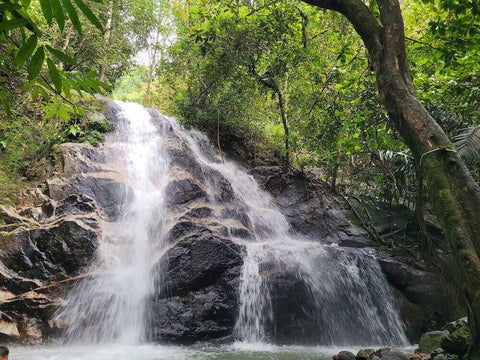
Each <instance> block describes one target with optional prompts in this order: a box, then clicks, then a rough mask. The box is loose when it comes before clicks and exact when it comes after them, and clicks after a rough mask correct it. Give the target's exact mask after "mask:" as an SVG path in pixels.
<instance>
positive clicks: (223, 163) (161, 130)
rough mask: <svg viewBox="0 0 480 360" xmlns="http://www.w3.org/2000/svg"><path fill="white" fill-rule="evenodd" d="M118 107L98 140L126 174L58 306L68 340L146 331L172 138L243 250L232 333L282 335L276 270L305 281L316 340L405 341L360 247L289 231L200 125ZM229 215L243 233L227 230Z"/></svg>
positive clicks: (138, 338) (258, 337)
mask: <svg viewBox="0 0 480 360" xmlns="http://www.w3.org/2000/svg"><path fill="white" fill-rule="evenodd" d="M116 106H118V107H119V108H120V111H119V112H118V113H117V114H116V119H115V128H116V130H115V132H114V133H113V134H111V135H109V136H108V138H107V140H106V144H105V146H106V148H108V149H109V151H110V152H111V155H112V157H113V158H114V159H115V161H116V162H117V168H118V169H121V172H122V174H123V176H124V177H125V181H124V182H125V186H124V192H123V193H122V194H118V196H119V198H122V199H124V200H125V201H124V202H125V205H124V207H123V209H122V211H121V213H122V214H121V216H120V218H119V219H117V220H116V221H115V222H105V224H104V226H103V229H102V232H103V236H102V241H101V246H100V249H99V250H98V254H97V256H96V259H95V261H94V262H93V264H92V265H91V267H90V269H89V270H88V271H87V272H88V273H89V274H90V275H89V276H87V277H86V278H85V279H84V280H83V281H80V282H79V283H78V284H77V285H76V287H75V288H74V289H73V290H72V291H71V292H70V293H69V295H68V296H67V298H66V300H65V304H64V305H63V306H62V307H61V309H60V310H59V311H58V313H57V314H56V319H57V320H58V321H62V322H64V323H65V324H66V329H65V336H66V338H67V339H68V340H69V341H85V342H90V343H92V342H93V343H108V342H120V343H133V344H135V343H139V342H142V341H144V340H146V339H147V332H148V331H147V329H148V326H149V324H148V312H147V310H146V308H147V305H146V304H147V300H148V299H149V298H150V297H151V296H152V294H153V292H154V291H155V289H154V277H155V276H156V277H162V274H153V273H152V269H153V268H154V265H155V263H156V261H158V259H159V258H161V257H162V256H163V254H165V252H166V251H167V249H168V247H169V246H173V245H172V242H171V240H168V233H169V231H170V229H172V228H173V227H174V225H175V224H176V222H178V221H179V218H180V216H177V217H175V216H174V215H172V212H173V211H170V210H172V209H170V208H169V205H168V200H167V199H168V195H169V194H168V191H167V187H168V185H169V184H170V183H171V182H172V181H174V179H175V178H176V177H177V176H178V172H179V170H178V168H177V167H176V163H175V162H176V161H179V159H178V158H177V159H173V158H172V156H171V155H170V154H171V149H172V148H174V149H176V150H178V151H181V152H182V156H181V157H180V159H181V161H185V159H186V158H188V157H189V156H191V157H192V159H193V160H192V161H193V162H194V164H193V165H192V166H195V167H198V169H199V170H198V171H197V172H195V174H196V175H195V176H196V177H198V179H196V181H197V182H198V184H199V185H198V186H199V187H200V188H201V190H202V191H205V192H206V194H207V197H208V198H207V199H206V200H205V201H206V202H207V203H208V204H209V206H210V208H211V209H214V214H212V215H211V216H210V217H211V218H212V219H214V221H215V222H217V223H219V224H220V225H221V226H222V228H226V229H227V230H228V231H227V238H229V239H230V240H232V241H234V242H236V243H238V244H241V245H242V246H244V247H245V249H246V250H245V258H244V262H243V267H242V272H241V276H240V282H239V283H240V284H239V288H238V316H237V320H236V325H235V328H234V336H235V337H236V338H237V339H238V340H239V341H244V342H250V343H258V342H266V341H270V340H271V339H272V338H273V337H275V334H277V335H278V334H281V332H282V329H279V328H278V326H277V324H278V323H279V316H280V315H282V316H284V317H285V316H286V315H288V314H278V313H277V312H276V308H275V304H276V301H277V298H278V296H279V294H278V289H277V290H276V292H275V291H274V290H275V284H274V277H275V276H287V277H288V278H289V279H293V280H294V281H295V282H296V283H298V284H300V285H299V286H301V289H304V291H303V290H302V295H301V296H302V297H303V298H304V299H306V300H305V304H307V305H308V306H307V305H305V304H300V303H299V305H298V306H300V307H305V309H302V311H303V312H304V313H305V314H306V316H307V317H308V318H309V324H312V329H310V330H312V331H313V332H314V333H315V339H316V342H317V343H318V344H322V345H347V344H348V345H362V344H391V345H405V344H407V339H406V337H405V329H404V325H403V323H402V320H401V318H400V316H399V313H398V310H397V308H396V305H395V299H394V297H393V294H392V291H391V289H390V287H389V285H388V283H387V281H386V279H385V276H384V275H383V273H382V271H381V269H380V267H379V264H378V261H377V260H376V259H375V257H374V255H372V254H371V253H370V252H369V251H368V250H362V249H349V248H341V247H338V246H333V245H329V244H324V243H322V242H321V239H315V241H314V239H304V238H301V237H299V236H297V235H296V234H294V233H293V232H292V230H291V229H290V227H289V224H288V222H287V219H286V218H285V216H284V215H283V214H282V212H281V211H280V209H278V208H277V206H276V205H275V204H274V202H273V200H272V198H271V197H270V196H269V194H267V193H266V192H265V191H263V190H262V189H261V188H260V186H259V185H258V183H257V182H256V181H255V179H254V178H253V176H252V175H250V174H248V172H247V171H246V170H245V169H243V168H242V167H241V166H240V165H238V164H236V163H234V162H233V161H229V160H228V159H223V158H221V157H220V156H218V154H216V151H215V150H214V149H213V148H212V147H211V145H210V144H209V142H208V139H207V138H206V136H205V135H204V134H202V133H200V132H198V131H195V130H190V131H187V130H185V129H183V128H182V127H181V126H179V125H178V124H177V123H176V122H175V120H174V119H171V118H167V117H165V116H163V115H161V114H159V113H157V112H154V111H149V110H146V109H145V108H143V107H142V106H140V105H136V104H129V103H121V102H117V105H116ZM191 172H192V173H193V172H194V171H193V170H192V171H191ZM189 176H191V175H189ZM227 208H228V209H229V210H228V211H229V212H230V213H229V215H226V212H225V211H226V209H227ZM232 214H233V215H232ZM232 218H234V219H237V220H235V222H232ZM238 219H240V220H238ZM212 221H213V220H212ZM232 223H233V224H235V226H233V225H232ZM238 223H240V225H241V226H242V227H245V229H247V230H248V234H249V235H248V236H244V237H239V236H237V235H236V232H235V231H236V229H237V230H238ZM157 269H158V267H157ZM299 296H300V294H299ZM293 304H294V302H293ZM292 310H293V309H292Z"/></svg>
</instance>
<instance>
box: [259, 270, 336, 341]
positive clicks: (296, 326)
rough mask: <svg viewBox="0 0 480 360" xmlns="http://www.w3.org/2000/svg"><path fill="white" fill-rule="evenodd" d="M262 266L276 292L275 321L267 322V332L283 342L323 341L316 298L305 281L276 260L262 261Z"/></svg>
mask: <svg viewBox="0 0 480 360" xmlns="http://www.w3.org/2000/svg"><path fill="white" fill-rule="evenodd" d="M260 268H261V269H260V271H261V275H262V277H263V278H264V279H265V282H266V284H267V286H268V288H269V289H270V293H271V294H273V295H272V299H271V301H272V310H273V324H266V325H267V336H268V337H270V338H272V339H275V341H277V342H278V343H281V344H292V343H302V344H306V343H307V344H308V343H310V344H317V343H318V342H319V341H321V340H320V339H319V338H321V334H320V333H321V330H319V326H318V322H317V321H318V316H316V310H317V309H316V306H315V299H314V298H313V297H312V294H311V292H310V291H309V289H308V287H307V286H306V284H305V283H304V282H303V281H302V280H301V279H299V278H298V277H296V276H295V275H294V274H292V273H289V272H285V271H284V269H279V268H278V267H276V266H275V265H274V264H265V263H263V264H260ZM327 331H328V330H327Z"/></svg>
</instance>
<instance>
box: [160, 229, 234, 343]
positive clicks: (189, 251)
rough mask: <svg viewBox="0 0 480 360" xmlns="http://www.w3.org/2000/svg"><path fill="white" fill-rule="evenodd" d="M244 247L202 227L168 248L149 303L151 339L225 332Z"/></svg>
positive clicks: (231, 319)
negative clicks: (153, 295) (201, 229)
mask: <svg viewBox="0 0 480 360" xmlns="http://www.w3.org/2000/svg"><path fill="white" fill-rule="evenodd" d="M243 252H244V249H243V248H242V247H241V246H239V245H237V244H234V243H233V242H231V241H230V240H226V239H221V238H217V237H215V236H213V235H212V234H211V233H210V232H209V231H206V230H204V231H202V232H197V233H196V234H195V235H193V236H189V237H187V238H184V239H183V240H180V241H179V242H178V243H177V244H176V245H175V247H173V248H171V249H170V250H169V251H168V252H167V253H166V254H165V255H164V256H163V257H162V258H161V259H160V261H159V263H158V264H157V266H156V269H155V270H154V271H156V273H157V274H159V275H160V277H158V278H157V280H156V282H155V288H156V291H155V293H156V295H155V297H154V298H153V299H152V300H151V306H150V314H151V322H152V324H151V326H152V330H151V338H152V340H153V341H165V340H169V341H175V342H180V343H191V342H195V341H199V340H211V339H216V338H221V337H224V336H227V335H230V334H231V333H232V331H233V327H234V325H235V316H236V302H237V289H238V279H239V276H240V271H241V267H242V264H243V260H242V259H243V255H244V254H243Z"/></svg>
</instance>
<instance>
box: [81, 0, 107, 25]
mask: <svg viewBox="0 0 480 360" xmlns="http://www.w3.org/2000/svg"><path fill="white" fill-rule="evenodd" d="M74 1H75V4H77V6H78V8H79V9H80V10H81V11H82V12H83V15H85V17H86V18H87V19H88V20H90V22H91V23H92V24H93V25H95V26H96V27H97V28H98V29H100V31H103V26H102V24H101V23H100V20H98V18H97V17H96V16H95V14H94V13H93V11H92V10H90V8H89V7H88V6H87V5H85V3H84V2H83V1H82V0H74Z"/></svg>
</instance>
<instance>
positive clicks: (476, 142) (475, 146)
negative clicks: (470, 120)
mask: <svg viewBox="0 0 480 360" xmlns="http://www.w3.org/2000/svg"><path fill="white" fill-rule="evenodd" d="M453 141H454V144H455V147H456V148H457V151H458V153H459V154H460V156H462V157H464V158H467V159H471V158H474V157H478V156H480V125H477V126H470V127H468V128H465V129H462V130H460V132H459V133H458V134H457V135H456V136H455V137H454V138H453Z"/></svg>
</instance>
